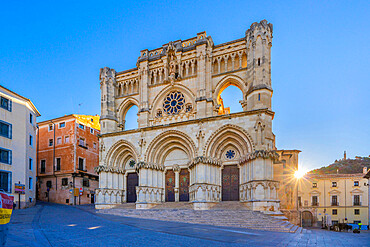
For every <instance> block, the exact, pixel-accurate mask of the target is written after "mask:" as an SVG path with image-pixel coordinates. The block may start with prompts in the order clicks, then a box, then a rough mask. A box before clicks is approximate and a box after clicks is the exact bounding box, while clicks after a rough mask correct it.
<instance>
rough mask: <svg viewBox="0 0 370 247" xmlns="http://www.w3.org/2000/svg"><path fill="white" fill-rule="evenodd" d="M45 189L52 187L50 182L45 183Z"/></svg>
mask: <svg viewBox="0 0 370 247" xmlns="http://www.w3.org/2000/svg"><path fill="white" fill-rule="evenodd" d="M46 187H48V188H49V189H50V188H51V187H52V183H51V181H50V180H49V181H46Z"/></svg>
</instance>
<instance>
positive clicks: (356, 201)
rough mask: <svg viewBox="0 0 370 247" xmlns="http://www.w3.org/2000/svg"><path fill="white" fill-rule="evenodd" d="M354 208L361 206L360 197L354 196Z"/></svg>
mask: <svg viewBox="0 0 370 247" xmlns="http://www.w3.org/2000/svg"><path fill="white" fill-rule="evenodd" d="M353 206H361V202H360V195H354V196H353Z"/></svg>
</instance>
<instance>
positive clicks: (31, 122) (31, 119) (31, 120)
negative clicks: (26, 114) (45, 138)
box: [30, 113, 33, 124]
mask: <svg viewBox="0 0 370 247" xmlns="http://www.w3.org/2000/svg"><path fill="white" fill-rule="evenodd" d="M30 124H33V116H32V113H30Z"/></svg>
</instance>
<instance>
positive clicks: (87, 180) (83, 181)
mask: <svg viewBox="0 0 370 247" xmlns="http://www.w3.org/2000/svg"><path fill="white" fill-rule="evenodd" d="M82 186H83V187H89V186H90V183H89V179H88V178H83V180H82Z"/></svg>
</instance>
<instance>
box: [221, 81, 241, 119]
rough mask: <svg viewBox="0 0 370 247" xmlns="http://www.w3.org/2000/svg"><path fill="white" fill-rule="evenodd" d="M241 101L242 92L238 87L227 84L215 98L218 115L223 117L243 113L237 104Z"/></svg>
mask: <svg viewBox="0 0 370 247" xmlns="http://www.w3.org/2000/svg"><path fill="white" fill-rule="evenodd" d="M241 100H243V93H242V91H241V90H240V89H239V88H238V87H236V86H234V85H232V84H229V85H228V86H227V87H225V88H224V89H223V90H220V93H219V95H218V96H217V103H218V104H219V105H220V108H219V111H218V114H219V115H223V114H230V113H235V112H241V111H243V108H242V106H241V104H240V102H239V101H241Z"/></svg>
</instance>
